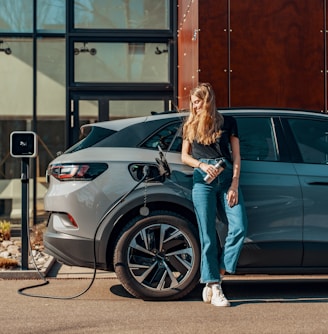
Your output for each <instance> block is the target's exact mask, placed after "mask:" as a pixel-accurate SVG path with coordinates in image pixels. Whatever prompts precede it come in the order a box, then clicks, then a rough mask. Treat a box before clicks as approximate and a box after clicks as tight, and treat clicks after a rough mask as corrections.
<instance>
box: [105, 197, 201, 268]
mask: <svg viewBox="0 0 328 334" xmlns="http://www.w3.org/2000/svg"><path fill="white" fill-rule="evenodd" d="M131 204H132V203H130V204H129V206H128V207H129V209H128V210H125V211H124V212H120V213H118V215H115V216H116V217H117V219H116V220H115V223H114V224H109V223H107V225H106V227H105V229H104V232H103V233H102V235H101V240H107V242H105V243H103V242H102V244H103V245H104V246H103V247H101V249H99V253H103V252H105V254H106V258H105V262H106V268H107V269H109V270H111V271H112V270H114V267H113V255H114V249H115V246H116V243H117V239H118V237H119V235H120V233H121V231H122V230H123V228H124V227H125V226H126V225H127V224H128V223H129V222H130V221H131V220H132V219H133V218H135V217H137V216H140V217H142V216H141V215H140V213H139V210H140V207H142V205H143V198H141V199H139V200H135V201H134V202H133V205H131ZM147 207H148V208H149V210H150V211H159V210H162V211H163V210H164V211H167V212H172V213H175V214H177V215H179V216H180V217H182V218H185V219H186V220H188V221H189V222H191V223H192V224H193V225H194V226H195V227H196V228H197V229H198V226H197V220H196V216H195V213H194V211H193V205H192V202H191V201H188V200H186V199H183V198H181V197H177V198H175V199H174V198H171V200H170V201H168V200H158V199H157V200H156V199H154V198H152V197H149V198H148V200H147ZM125 208H126V207H125Z"/></svg>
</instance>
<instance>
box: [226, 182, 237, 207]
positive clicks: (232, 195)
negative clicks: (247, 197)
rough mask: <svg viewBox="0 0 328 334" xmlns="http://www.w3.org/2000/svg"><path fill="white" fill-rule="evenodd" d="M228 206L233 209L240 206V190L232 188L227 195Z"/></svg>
mask: <svg viewBox="0 0 328 334" xmlns="http://www.w3.org/2000/svg"><path fill="white" fill-rule="evenodd" d="M227 201H228V205H229V206H230V207H231V208H232V207H233V206H235V205H236V204H238V189H235V188H233V187H230V188H229V190H228V194H227Z"/></svg>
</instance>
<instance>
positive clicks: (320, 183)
mask: <svg viewBox="0 0 328 334" xmlns="http://www.w3.org/2000/svg"><path fill="white" fill-rule="evenodd" d="M308 184H309V185H310V186H328V182H321V181H317V182H308Z"/></svg>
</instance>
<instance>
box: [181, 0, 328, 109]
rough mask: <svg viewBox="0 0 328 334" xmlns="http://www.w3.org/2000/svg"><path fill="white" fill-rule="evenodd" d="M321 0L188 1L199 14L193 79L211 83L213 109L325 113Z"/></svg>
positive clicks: (184, 83) (325, 53) (324, 12)
mask: <svg viewBox="0 0 328 334" xmlns="http://www.w3.org/2000/svg"><path fill="white" fill-rule="evenodd" d="M326 2H327V0H274V1H272V0H198V1H196V0H195V1H190V3H192V6H196V5H198V13H199V18H198V19H199V26H198V27H199V29H200V31H199V41H198V43H199V53H198V57H199V58H198V61H199V81H208V82H211V83H212V85H213V86H214V89H215V90H216V95H217V105H218V107H239V106H255V107H282V108H301V109H312V110H319V111H325V112H326V111H327V85H326V82H327V51H326V37H327V32H326V16H327V15H326ZM181 44H182V46H183V44H184V43H183V41H182V43H181V41H180V43H179V48H180V47H181ZM179 66H180V59H179ZM180 72H181V71H179V73H180ZM184 76H185V74H184ZM181 77H182V74H181V73H180V76H179V79H180V78H181ZM187 79H188V78H186V77H184V81H183V85H187V84H186V80H187ZM190 82H191V81H190ZM179 87H180V82H179Z"/></svg>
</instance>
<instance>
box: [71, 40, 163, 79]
mask: <svg viewBox="0 0 328 334" xmlns="http://www.w3.org/2000/svg"><path fill="white" fill-rule="evenodd" d="M74 54H75V57H74V60H75V61H74V69H75V78H74V81H75V82H99V83H101V82H115V83H116V82H117V83H131V82H142V83H147V82H148V83H154V82H164V83H166V82H169V68H168V67H169V66H168V64H169V62H168V48H167V44H166V43H74Z"/></svg>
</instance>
